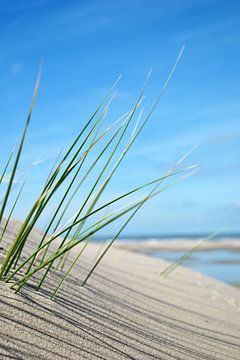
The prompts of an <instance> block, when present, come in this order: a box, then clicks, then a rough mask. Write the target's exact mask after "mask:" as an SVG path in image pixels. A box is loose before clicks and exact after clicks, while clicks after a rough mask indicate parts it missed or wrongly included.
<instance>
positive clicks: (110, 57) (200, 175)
mask: <svg viewBox="0 0 240 360" xmlns="http://www.w3.org/2000/svg"><path fill="white" fill-rule="evenodd" d="M0 20H1V21H0V47H1V57H0V71H1V81H0V92H1V97H0V109H1V118H0V121H1V132H0V144H1V152H0V154H1V159H0V162H1V164H3V163H4V161H6V158H7V155H8V154H9V152H10V151H11V148H12V146H13V145H14V143H15V141H16V139H18V138H19V136H20V134H21V131H22V128H23V125H24V121H25V119H26V115H27V110H28V107H29V103H30V100H31V95H32V91H33V87H34V83H35V79H36V74H37V70H38V66H39V63H40V61H41V59H43V64H44V65H43V76H42V81H41V87H40V92H39V96H38V99H37V103H36V107H35V109H34V114H33V117H32V122H31V126H30V130H29V133H28V137H27V141H26V144H25V151H24V154H23V157H22V168H23V169H24V168H27V167H28V166H29V164H33V165H34V171H31V176H30V177H29V180H28V189H27V193H25V201H24V205H23V203H22V205H19V206H18V208H17V212H16V214H15V216H16V217H18V218H20V219H21V218H23V216H24V214H25V213H26V211H27V209H28V207H29V206H30V205H31V204H32V202H33V201H34V200H35V198H36V196H37V195H38V193H39V189H40V188H41V186H42V182H43V179H44V177H43V174H45V173H46V172H47V171H48V170H49V169H50V167H51V166H52V164H53V162H54V159H55V158H56V156H57V155H58V153H59V151H60V150H61V149H62V148H66V146H67V144H69V143H70V141H71V140H72V139H73V138H74V136H75V135H76V134H77V132H78V131H79V129H80V128H81V127H82V125H83V124H84V122H85V121H86V119H87V118H89V116H90V115H91V113H92V112H93V110H94V109H95V108H96V106H97V105H98V103H99V102H100V100H101V99H102V98H103V96H104V95H105V93H106V91H107V90H108V89H109V88H110V87H111V85H112V83H113V82H114V80H115V79H116V78H117V77H118V76H119V74H123V77H122V79H121V81H120V82H119V84H118V92H117V94H116V97H115V99H114V101H113V104H112V107H111V110H110V112H109V116H108V120H106V121H107V122H108V121H109V122H111V121H113V120H115V119H117V118H118V117H119V116H120V115H122V114H124V113H125V112H126V111H128V110H130V109H131V106H133V104H134V101H136V98H137V96H138V94H139V91H140V89H141V86H142V84H143V82H144V80H145V79H146V76H147V73H148V71H149V69H150V68H151V67H152V69H153V71H152V76H151V79H150V82H149V85H148V88H147V91H146V99H145V101H144V108H146V109H148V108H149V107H150V106H151V104H152V103H153V102H154V100H155V99H156V97H157V96H158V94H159V92H160V89H161V86H162V85H163V83H164V81H165V79H166V78H167V76H168V74H169V71H170V70H171V67H172V65H173V63H174V61H175V59H176V57H177V55H178V53H179V51H180V49H181V47H182V46H183V45H186V48H185V51H184V54H183V57H182V59H181V61H180V63H179V65H178V67H177V70H176V72H175V74H174V77H173V79H172V81H171V83H170V85H169V87H168V89H167V91H166V93H165V94H164V97H163V98H162V100H161V102H160V103H159V106H158V108H157V109H156V111H155V112H154V114H153V116H152V117H151V120H150V122H149V123H148V125H147V127H146V128H145V130H144V132H143V133H142V134H141V136H140V137H139V139H138V140H137V142H136V144H135V145H134V147H133V148H132V149H131V152H130V153H129V156H128V157H127V159H126V161H125V162H124V163H123V164H122V166H121V169H120V171H118V173H117V174H116V175H117V176H116V177H115V180H114V181H113V182H112V184H111V187H110V188H109V189H108V190H107V191H109V192H110V193H109V196H110V195H112V194H113V193H114V194H115V193H116V194H117V193H122V192H124V191H127V190H128V189H129V188H132V187H133V186H134V185H135V186H137V185H139V184H140V183H142V182H144V181H148V180H151V179H154V178H155V177H158V176H159V175H162V174H163V173H164V172H165V171H166V170H167V169H169V168H170V167H171V166H172V165H173V164H174V163H175V162H176V161H177V160H178V159H179V158H180V157H181V156H182V155H183V154H184V153H185V152H186V151H188V150H189V149H190V148H191V147H192V146H194V145H198V146H197V148H196V149H195V150H194V151H193V152H192V153H191V154H190V156H189V158H188V160H187V163H188V164H198V172H197V173H196V174H195V175H193V176H191V177H189V178H188V179H186V180H185V181H183V182H181V183H180V184H177V185H176V186H174V187H172V188H171V189H169V190H168V191H166V192H164V193H163V194H162V195H161V196H159V197H158V198H156V199H153V200H152V201H151V202H150V203H149V204H147V205H146V206H145V207H144V208H143V209H142V211H141V213H139V214H138V216H137V217H136V218H135V219H134V220H133V221H132V222H131V224H129V226H128V228H127V229H126V233H125V237H127V236H129V237H131V236H133V235H134V236H135V237H138V238H139V236H140V235H141V237H144V238H145V239H146V238H150V237H151V238H158V237H160V236H163V235H168V236H170V237H171V236H176V235H177V236H179V235H181V236H182V235H184V236H185V237H186V236H192V234H195V235H197V236H201V235H203V234H209V233H211V232H213V231H218V230H221V229H222V228H225V227H226V228H227V232H228V233H231V235H234V237H237V236H238V234H239V233H240V221H239V218H240V194H239V181H240V171H239V158H240V145H239V139H240V127H239V125H240V119H239V115H240V102H239V93H240V91H239V90H240V81H239V80H240V73H239V54H240V26H239V24H240V3H239V1H237V0H236V1H234V0H229V1H224V0H181V1H178V0H136V1H135V0H130V1H129V0H128V1H125V0H121V1H119V0H116V1H110V0H101V1H96V0H95V1H91V0H88V1H76V0H36V1H31V2H30V1H27V0H22V1H17V0H11V1H9V0H1V1H0ZM3 149H4V150H3ZM107 196H108V195H107ZM75 206H76V207H77V203H76V204H75ZM47 216H48V214H46V217H47ZM45 220H46V219H44V218H43V219H42V224H40V226H44V224H45ZM113 230H114V228H112V229H111V228H110V229H108V233H107V234H105V235H106V236H108V234H110V233H111V232H112V231H113ZM234 259H235V260H236V258H234ZM239 263H240V260H239V255H238V258H237V260H236V261H235V264H237V265H238V267H237V269H238V271H239ZM238 273H239V272H238ZM224 280H225V279H224ZM234 282H237V281H236V279H234Z"/></svg>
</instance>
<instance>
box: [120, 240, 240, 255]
mask: <svg viewBox="0 0 240 360" xmlns="http://www.w3.org/2000/svg"><path fill="white" fill-rule="evenodd" d="M199 240H200V239H199ZM196 245H197V241H196V240H187V239H182V240H180V239H178V240H174V239H173V240H171V241H168V240H166V239H165V240H157V239H156V240H154V239H149V240H141V241H136V240H125V241H121V239H120V240H119V241H117V242H116V243H115V245H114V246H115V247H117V248H119V249H126V250H130V251H141V252H142V251H143V252H144V251H155V250H161V251H187V250H190V249H191V248H193V247H195V246H196ZM210 250H212V251H214V250H229V251H240V239H235V240H233V239H225V240H214V241H212V240H210V241H206V242H203V243H202V244H201V245H200V246H199V248H198V249H196V251H210Z"/></svg>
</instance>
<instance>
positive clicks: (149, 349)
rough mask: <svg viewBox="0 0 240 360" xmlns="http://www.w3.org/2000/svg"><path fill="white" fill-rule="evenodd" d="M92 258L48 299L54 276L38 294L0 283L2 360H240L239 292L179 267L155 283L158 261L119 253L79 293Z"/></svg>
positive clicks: (91, 255) (87, 257)
mask: <svg viewBox="0 0 240 360" xmlns="http://www.w3.org/2000/svg"><path fill="white" fill-rule="evenodd" d="M38 236H39V235H38V232H37V231H36V232H35V233H34V236H33V238H32V239H31V240H32V241H33V242H34V241H35V239H34V238H36V237H38ZM28 246H29V249H30V247H31V246H32V243H31V242H30V243H29V245H28ZM95 253H96V246H94V245H92V246H91V247H90V248H89V250H88V252H87V253H86V255H85V257H84V259H83V261H81V262H80V263H79V264H78V266H77V267H76V268H75V270H74V272H73V273H72V275H71V276H70V277H69V278H68V280H67V282H66V284H65V286H64V288H63V289H62V290H61V291H60V293H59V294H58V296H57V297H56V298H55V300H54V301H51V300H49V298H48V297H47V296H48V295H49V290H50V289H52V286H53V284H56V281H57V280H59V278H60V276H61V275H60V273H54V274H52V275H51V277H49V279H48V280H47V283H46V286H45V288H44V291H42V292H40V293H36V292H34V291H33V284H30V285H31V286H30V285H29V286H28V287H26V288H25V290H24V291H23V292H22V294H21V295H20V294H15V293H14V292H13V291H12V290H10V289H9V288H8V287H7V286H6V285H5V283H2V282H1V283H0V301H1V304H0V312H1V320H0V332H1V346H0V358H1V359H109V360H111V359H118V360H120V359H137V360H140V359H206V360H211V359H227V360H231V359H236V360H239V359H240V291H239V290H237V289H234V288H233V287H230V286H228V285H224V284H222V283H220V282H217V281H215V280H212V279H210V278H207V277H205V276H203V275H201V274H199V273H194V272H192V271H190V270H188V269H185V268H182V267H180V268H178V269H177V270H175V271H174V272H173V273H172V274H171V275H170V276H169V277H168V278H166V279H164V280H162V278H161V277H160V275H159V274H160V272H161V270H162V269H163V268H164V267H165V266H166V263H165V262H163V261H159V260H157V259H152V258H150V257H146V256H144V255H139V254H135V253H133V252H127V251H125V250H120V249H111V250H110V251H109V253H108V254H107V256H106V257H105V259H104V261H103V262H102V264H100V266H99V268H98V269H97V271H96V272H95V274H94V275H93V276H92V277H91V279H90V281H89V283H88V284H87V285H86V287H84V288H82V287H81V286H80V284H81V279H82V278H83V275H84V273H86V269H87V268H88V267H89V265H90V264H91V263H92V261H93V258H94V256H95Z"/></svg>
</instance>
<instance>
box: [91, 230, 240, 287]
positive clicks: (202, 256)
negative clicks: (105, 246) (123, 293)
mask: <svg viewBox="0 0 240 360" xmlns="http://www.w3.org/2000/svg"><path fill="white" fill-rule="evenodd" d="M208 236H209V234H171V235H169V234H167V235H155V234H154V235H145V236H140V235H126V236H122V237H120V238H119V239H118V240H117V241H118V243H119V242H126V243H127V242H138V243H139V242H144V243H145V244H146V243H149V249H148V248H147V247H146V250H145V249H144V251H142V250H140V251H139V252H141V253H144V254H146V255H148V256H151V257H155V258H159V259H163V260H167V261H169V262H174V261H176V260H177V259H178V258H179V257H180V256H182V255H183V254H184V251H179V250H176V249H171V250H155V249H152V248H151V244H152V243H155V244H156V243H157V242H161V241H165V242H166V240H167V241H169V242H171V241H176V240H177V241H184V240H194V241H196V242H197V241H199V240H200V239H204V238H207V237H208ZM110 239H111V236H104V237H100V238H98V239H97V241H101V242H102V241H107V240H110ZM226 239H227V241H229V243H230V242H231V240H234V241H236V240H238V241H239V242H240V234H238V233H237V234H233V233H231V234H222V235H219V236H216V237H215V238H213V239H211V242H214V241H218V240H226ZM182 265H183V266H186V267H189V268H191V269H193V270H195V271H198V272H201V273H203V274H205V275H208V276H210V277H213V278H215V279H218V280H220V281H223V282H225V283H228V284H230V285H234V286H240V251H239V250H235V249H229V250H227V249H226V250H225V249H224V250H219V249H216V250H201V248H200V249H199V250H197V251H194V252H193V253H192V255H191V256H190V258H188V259H187V260H186V261H185V262H184V264H182Z"/></svg>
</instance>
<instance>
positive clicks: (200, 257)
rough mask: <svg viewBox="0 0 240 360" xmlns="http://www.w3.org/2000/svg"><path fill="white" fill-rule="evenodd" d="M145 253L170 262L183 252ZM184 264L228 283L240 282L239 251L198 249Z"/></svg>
mask: <svg viewBox="0 0 240 360" xmlns="http://www.w3.org/2000/svg"><path fill="white" fill-rule="evenodd" d="M144 253H145V254H147V255H150V256H153V257H157V258H159V259H164V260H167V261H170V262H172V261H175V260H176V259H178V257H179V256H181V255H182V254H183V253H182V252H179V251H145V252H144ZM183 266H186V267H189V268H191V269H193V270H195V271H198V272H201V273H203V274H205V275H208V276H211V277H213V278H215V279H218V280H221V281H223V282H226V283H228V284H232V285H237V284H240V252H239V251H226V250H209V251H196V252H194V253H193V254H192V256H191V257H190V258H189V259H187V260H186V261H185V262H184V263H183Z"/></svg>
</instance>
